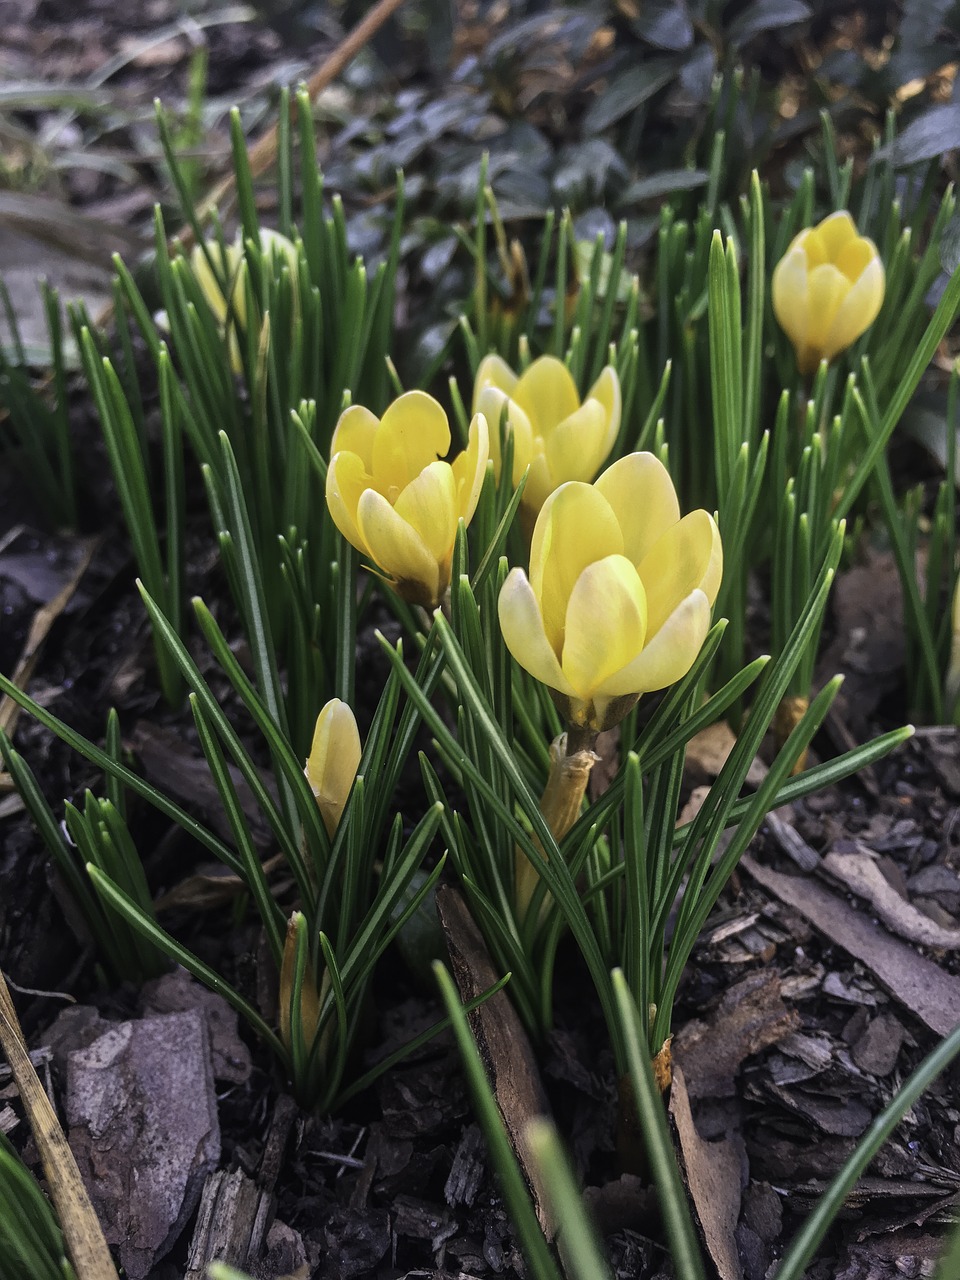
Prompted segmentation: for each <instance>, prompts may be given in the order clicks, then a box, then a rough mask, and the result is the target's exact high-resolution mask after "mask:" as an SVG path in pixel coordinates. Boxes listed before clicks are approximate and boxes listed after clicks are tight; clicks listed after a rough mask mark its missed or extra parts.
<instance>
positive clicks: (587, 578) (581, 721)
mask: <svg viewBox="0 0 960 1280" xmlns="http://www.w3.org/2000/svg"><path fill="white" fill-rule="evenodd" d="M722 572H723V552H722V548H721V545H720V534H719V531H718V529H717V526H716V524H715V523H714V520H713V517H712V516H710V515H709V514H708V513H707V512H706V511H692V512H691V513H690V514H689V515H687V516H684V517H683V519H681V518H680V507H679V504H678V502H677V495H676V492H675V490H674V488H673V483H672V482H671V480H670V477H669V475H668V474H667V471H666V468H665V467H664V466H663V465H662V463H661V462H659V460H658V459H657V458H655V457H654V456H653V454H651V453H631V454H629V455H628V456H627V457H625V458H621V459H620V460H619V461H618V462H615V463H614V464H613V466H612V467H610V468H608V470H606V471H605V472H604V473H603V475H602V476H600V478H599V479H598V480H597V481H596V483H595V484H592V485H589V484H583V483H578V482H571V483H569V484H565V485H562V486H561V487H560V488H559V489H557V490H556V492H555V493H553V494H551V496H550V497H549V498H548V499H547V500H546V502H545V503H544V505H543V509H542V510H541V512H540V515H539V517H538V518H537V523H536V526H535V528H534V531H533V544H532V546H531V550H530V577H529V579H528V578H527V575H526V574H525V573H524V572H523V570H522V569H513V570H511V572H510V573H509V575H508V576H507V580H506V582H504V584H503V589H502V590H501V592H500V601H499V613H500V626H501V629H502V631H503V638H504V640H505V641H506V643H507V647H508V648H509V650H510V652H511V653H512V654H513V656H514V657H515V658H516V660H517V662H519V663H520V665H521V666H522V667H524V668H525V669H526V670H527V671H529V672H530V674H531V675H532V676H534V677H535V678H536V679H537V680H540V681H542V682H543V683H544V684H545V685H547V686H548V687H549V688H550V689H551V690H552V692H553V697H554V701H555V702H556V704H557V706H558V708H559V709H560V711H561V713H562V714H563V715H564V716H565V717H566V719H567V722H568V724H570V725H571V726H573V727H576V728H586V729H592V730H595V731H599V730H602V729H609V728H610V727H611V726H612V725H614V724H616V723H617V722H618V721H619V720H621V719H622V718H623V716H624V715H626V713H627V712H628V711H629V710H630V708H631V707H632V706H633V705H634V704H635V703H636V701H637V699H638V698H639V697H640V695H641V694H642V693H648V692H652V691H653V690H655V689H663V688H666V686H667V685H669V684H673V682H674V681H675V680H679V679H680V678H681V676H684V675H686V673H687V672H688V671H689V670H690V667H691V666H692V665H693V661H694V659H695V658H696V656H697V654H698V653H699V651H700V647H701V645H702V644H703V641H704V639H705V638H706V635H707V631H708V630H709V627H710V607H711V605H712V604H713V602H714V600H715V599H716V597H717V592H718V591H719V589H720V579H721V575H722Z"/></svg>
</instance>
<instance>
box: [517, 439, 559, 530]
mask: <svg viewBox="0 0 960 1280" xmlns="http://www.w3.org/2000/svg"><path fill="white" fill-rule="evenodd" d="M556 488H557V486H556V485H555V484H554V481H553V476H552V475H551V473H550V467H549V465H548V464H547V458H546V454H545V453H544V451H543V441H542V440H537V441H535V442H534V452H533V457H532V458H531V459H530V471H529V474H528V475H527V483H526V484H525V485H524V489H523V498H522V499H521V501H522V503H523V505H524V507H525V508H526V509H527V511H532V512H534V513H536V512H538V511H540V509H541V508H542V507H543V504H544V503H545V502H546V500H547V499H548V498H549V497H550V495H551V493H554V492H555V491H556Z"/></svg>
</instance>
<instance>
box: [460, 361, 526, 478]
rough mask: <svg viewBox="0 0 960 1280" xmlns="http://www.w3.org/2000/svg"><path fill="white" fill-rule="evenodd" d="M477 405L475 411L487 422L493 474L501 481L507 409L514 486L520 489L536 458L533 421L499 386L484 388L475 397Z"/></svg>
mask: <svg viewBox="0 0 960 1280" xmlns="http://www.w3.org/2000/svg"><path fill="white" fill-rule="evenodd" d="M473 403H474V412H476V413H482V414H483V416H484V417H485V418H486V420H487V429H488V433H489V444H490V457H491V458H492V459H493V474H494V475H495V476H496V477H497V479H498V480H499V479H500V468H501V466H502V462H503V452H502V450H501V448H500V422H501V419H502V418H503V411H504V408H506V409H507V418H506V421H507V430H508V431H509V432H510V433H512V435H513V475H512V476H511V477H510V483H511V484H512V485H513V487H514V488H516V487H517V485H518V484H519V483H520V477H521V476H522V475H523V473H524V471H526V469H527V467H528V466H529V465H530V459H531V458H532V456H533V428H532V427H531V426H530V419H529V418H528V417H527V415H526V414H525V413H524V412H523V410H522V409H521V408H520V406H519V405H518V404H514V403H513V402H512V401H511V400H509V399H508V398H507V395H506V392H504V391H501V390H500V388H499V387H490V386H488V387H483V388H482V389H480V391H479V392H478V393H477V394H476V395H475V396H474V401H473Z"/></svg>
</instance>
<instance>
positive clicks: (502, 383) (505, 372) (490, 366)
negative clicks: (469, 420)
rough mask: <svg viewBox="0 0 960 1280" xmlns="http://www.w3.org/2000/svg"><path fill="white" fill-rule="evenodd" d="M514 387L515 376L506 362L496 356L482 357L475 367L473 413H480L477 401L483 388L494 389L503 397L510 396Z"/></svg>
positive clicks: (515, 383)
mask: <svg viewBox="0 0 960 1280" xmlns="http://www.w3.org/2000/svg"><path fill="white" fill-rule="evenodd" d="M516 385H517V375H516V374H515V373H514V372H513V370H512V369H511V368H510V366H509V365H508V364H507V362H506V360H504V359H502V358H501V357H500V356H497V355H489V356H484V357H483V359H482V360H481V361H480V364H479V366H478V367H477V376H476V378H474V381H473V412H474V413H479V412H482V410H481V406H480V402H479V400H480V393H481V392H482V391H483V390H484V388H485V387H495V388H496V389H497V390H498V391H502V392H503V394H504V396H511V395H513V389H514V387H515V386H516Z"/></svg>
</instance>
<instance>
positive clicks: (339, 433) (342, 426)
mask: <svg viewBox="0 0 960 1280" xmlns="http://www.w3.org/2000/svg"><path fill="white" fill-rule="evenodd" d="M379 429H380V419H379V418H378V417H376V416H375V415H374V414H372V413H371V412H370V410H369V409H365V408H364V407H363V405H362V404H352V405H350V407H349V408H348V409H344V411H343V413H341V415H340V418H339V420H338V421H337V425H336V426H335V427H334V429H333V438H332V439H331V441H330V453H331V454H335V453H339V452H340V450H341V449H348V450H349V451H350V452H351V453H355V454H356V455H357V456H358V457H359V458H362V459H363V465H364V466H365V467H366V469H367V471H368V472H369V473H370V474H371V475H372V474H373V442H374V439H375V438H376V435H377V431H378V430H379Z"/></svg>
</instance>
